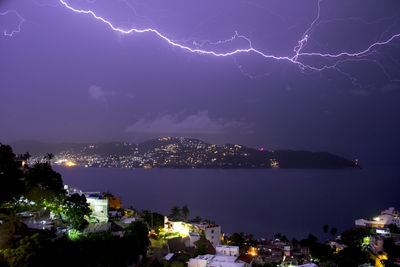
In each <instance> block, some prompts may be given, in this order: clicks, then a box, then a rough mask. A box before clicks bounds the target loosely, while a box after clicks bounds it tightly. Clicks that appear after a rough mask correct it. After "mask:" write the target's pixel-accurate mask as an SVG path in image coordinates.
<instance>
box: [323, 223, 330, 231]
mask: <svg viewBox="0 0 400 267" xmlns="http://www.w3.org/2000/svg"><path fill="white" fill-rule="evenodd" d="M328 230H329V225H327V224H324V226H322V231H324V233H327V232H328Z"/></svg>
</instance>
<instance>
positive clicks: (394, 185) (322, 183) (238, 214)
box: [54, 166, 400, 238]
mask: <svg viewBox="0 0 400 267" xmlns="http://www.w3.org/2000/svg"><path fill="white" fill-rule="evenodd" d="M54 169H55V170H56V171H58V172H59V173H61V174H62V176H63V180H64V184H68V185H70V186H74V187H78V188H81V189H82V190H85V191H100V192H104V191H107V190H110V191H111V192H112V193H113V194H114V195H117V196H120V197H121V199H122V202H123V203H122V204H123V206H124V207H129V206H131V205H132V206H133V207H135V208H136V209H139V210H142V209H150V210H152V211H156V212H160V213H162V214H165V215H168V214H169V211H170V209H171V208H172V206H174V205H179V206H183V205H185V204H186V205H188V207H189V210H190V216H191V217H194V216H196V215H198V216H200V217H202V218H206V219H210V220H212V221H215V222H216V223H218V224H220V225H221V226H222V231H223V232H225V233H233V232H245V233H251V234H254V236H256V237H266V238H271V237H272V236H273V235H274V234H275V233H282V234H286V235H287V236H288V237H289V238H292V237H296V238H303V237H305V236H307V235H308V234H309V233H313V234H314V235H316V236H318V237H320V238H325V236H324V234H323V232H322V226H323V225H324V224H329V225H330V226H333V227H336V228H337V229H338V231H339V232H340V231H343V230H345V229H348V228H350V227H353V226H354V220H355V219H358V218H367V217H373V216H375V215H378V214H379V212H380V211H381V210H383V209H385V208H388V207H390V206H394V207H397V208H400V168H398V167H390V168H389V167H374V168H364V169H361V170H298V169H293V170H288V169H285V170H283V169H265V170H259V169H257V170H255V169H254V170H252V169H240V170H211V169H187V170H175V169H107V168H83V167H60V166H55V167H54Z"/></svg>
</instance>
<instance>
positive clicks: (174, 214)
mask: <svg viewBox="0 0 400 267" xmlns="http://www.w3.org/2000/svg"><path fill="white" fill-rule="evenodd" d="M169 217H170V218H171V219H172V220H180V219H181V218H182V215H181V209H180V208H179V207H178V206H173V207H172V209H171V213H170V215H169Z"/></svg>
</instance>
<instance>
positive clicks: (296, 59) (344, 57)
mask: <svg viewBox="0 0 400 267" xmlns="http://www.w3.org/2000/svg"><path fill="white" fill-rule="evenodd" d="M59 1H60V3H61V4H62V5H63V6H64V7H66V8H67V9H69V10H71V11H73V12H75V13H80V14H86V15H90V16H92V17H93V18H94V19H96V20H99V21H101V22H103V23H104V24H106V25H107V26H108V27H109V28H110V29H112V30H113V31H116V32H119V33H122V34H132V33H152V34H155V35H156V36H157V37H159V38H161V39H163V40H164V41H166V42H167V43H168V44H170V45H171V46H173V47H178V48H180V49H182V50H185V51H187V52H190V53H196V54H202V55H210V56H215V57H229V56H234V55H238V54H245V53H253V54H256V55H259V56H261V57H263V58H266V59H270V60H279V61H287V62H290V63H293V64H296V65H297V66H299V67H300V68H301V69H303V70H313V71H322V70H325V69H331V68H337V66H338V65H340V64H342V63H344V62H347V61H349V58H353V60H357V59H360V58H361V57H363V56H366V55H368V54H370V53H371V52H373V51H374V48H377V47H379V46H383V45H387V44H389V43H391V42H392V41H394V40H395V39H397V38H400V33H398V34H395V35H392V36H391V37H390V38H388V39H386V40H384V41H377V42H375V43H372V44H371V45H369V46H368V47H367V48H365V49H363V50H361V51H357V52H348V51H344V52H340V53H337V54H330V53H320V52H303V50H304V48H305V47H306V45H307V42H308V40H309V38H310V34H311V31H312V29H313V27H314V26H315V25H316V24H317V22H318V20H319V18H320V13H321V2H322V0H318V5H317V16H316V17H315V19H314V20H313V21H312V23H311V24H310V26H309V27H308V28H307V29H306V31H305V32H304V34H303V35H302V37H301V39H300V40H299V41H298V44H297V46H295V47H294V49H293V52H294V54H293V55H292V56H276V55H273V54H266V53H264V52H262V51H260V50H258V49H256V48H254V47H253V46H252V43H251V41H250V39H249V38H247V37H245V36H243V35H240V34H239V33H237V32H235V34H234V35H233V37H232V38H229V39H227V40H223V41H218V42H209V41H205V42H196V41H193V47H190V46H187V45H184V44H182V43H179V42H177V41H174V40H173V39H171V38H169V37H167V36H166V35H164V34H162V33H161V32H159V31H158V30H156V29H153V28H144V29H137V28H131V29H122V28H119V27H116V26H114V25H113V24H112V23H111V22H110V21H109V20H107V19H105V18H104V17H101V16H98V15H97V14H96V13H95V12H94V11H92V10H82V9H77V8H74V7H72V6H71V5H69V4H68V3H67V2H66V1H65V0H59ZM238 38H241V39H244V40H246V41H247V43H248V46H247V47H244V48H239V49H235V50H232V51H227V52H223V53H220V52H215V51H213V50H206V49H202V47H203V45H204V44H206V43H207V44H212V45H218V44H223V43H226V42H230V41H233V40H235V39H238ZM304 57H317V58H325V59H336V60H335V61H334V62H332V64H328V65H323V66H313V65H310V64H306V63H303V62H302V61H301V59H302V58H304Z"/></svg>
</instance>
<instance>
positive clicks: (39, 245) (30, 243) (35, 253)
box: [2, 233, 44, 267]
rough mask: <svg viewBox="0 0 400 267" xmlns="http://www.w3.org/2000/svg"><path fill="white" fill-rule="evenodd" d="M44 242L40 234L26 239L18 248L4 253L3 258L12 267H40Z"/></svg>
mask: <svg viewBox="0 0 400 267" xmlns="http://www.w3.org/2000/svg"><path fill="white" fill-rule="evenodd" d="M43 247H44V246H43V240H42V239H41V237H40V235H39V234H38V233H36V234H33V235H32V236H27V237H24V238H23V239H21V240H20V242H19V245H18V247H16V248H8V249H5V250H4V251H3V253H2V254H3V257H4V259H5V260H6V261H7V263H8V265H9V266H10V267H14V266H15V267H30V266H32V267H33V266H40V259H39V258H40V257H39V255H40V253H41V250H42V249H43Z"/></svg>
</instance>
